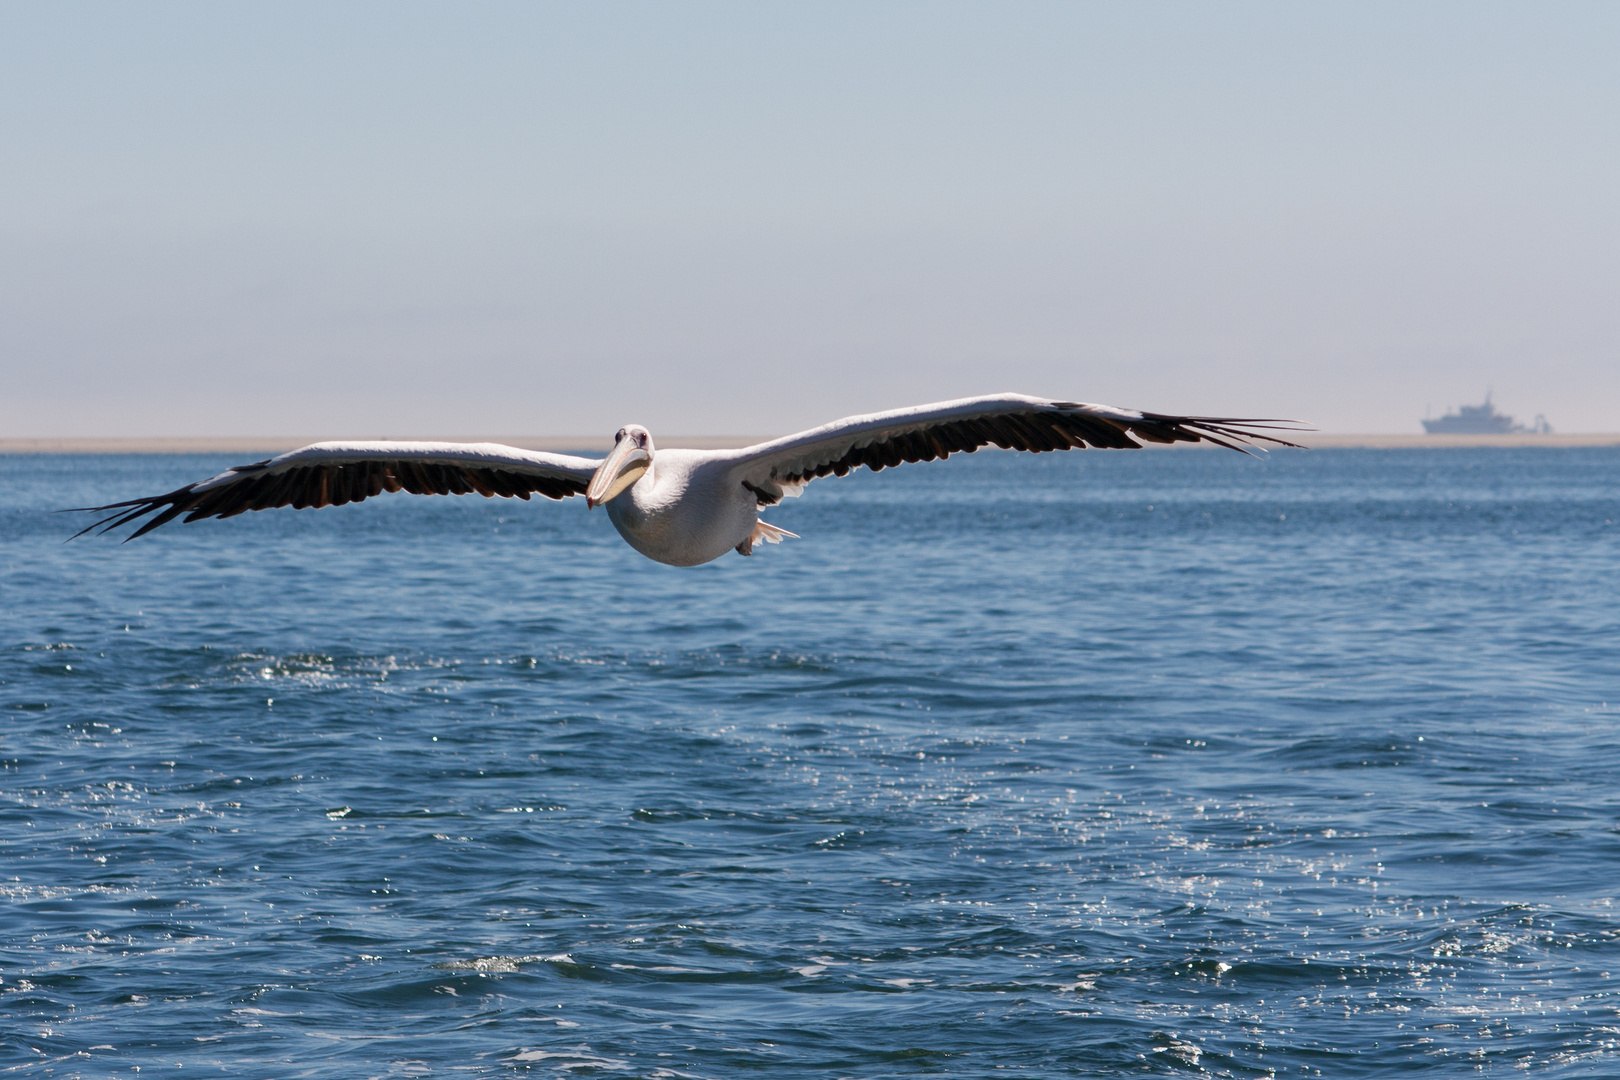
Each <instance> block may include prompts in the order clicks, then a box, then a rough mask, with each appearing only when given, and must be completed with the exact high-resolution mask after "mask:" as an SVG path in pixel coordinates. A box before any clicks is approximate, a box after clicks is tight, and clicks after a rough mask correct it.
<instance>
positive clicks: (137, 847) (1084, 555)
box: [0, 449, 1620, 1077]
mask: <svg viewBox="0 0 1620 1080" xmlns="http://www.w3.org/2000/svg"><path fill="white" fill-rule="evenodd" d="M231 463H232V461H230V460H227V459H218V458H209V457H201V456H190V457H186V456H175V457H139V456H129V457H118V456H113V457H86V456H32V457H30V456H14V457H6V458H0V767H3V768H0V854H3V862H0V890H3V892H4V906H3V908H0V919H3V933H0V1068H12V1069H17V1070H20V1071H24V1072H28V1073H33V1074H38V1075H53V1076H113V1075H116V1076H132V1075H134V1074H135V1070H136V1068H137V1067H139V1068H140V1069H142V1070H145V1072H143V1075H149V1074H150V1071H151V1070H152V1069H155V1068H173V1067H175V1066H183V1067H184V1068H185V1070H186V1073H187V1074H189V1073H191V1072H192V1071H194V1070H196V1069H199V1068H200V1069H201V1070H202V1071H203V1072H204V1074H206V1075H225V1076H245V1077H261V1076H311V1077H355V1076H426V1075H439V1074H442V1073H451V1072H454V1073H456V1074H457V1075H491V1076H494V1075H507V1074H513V1073H523V1074H532V1075H541V1076H546V1075H565V1076H584V1075H601V1076H637V1077H676V1076H682V1077H690V1076H699V1077H734V1076H740V1075H749V1074H758V1073H760V1072H761V1071H762V1070H768V1071H769V1073H770V1074H771V1075H773V1076H803V1077H830V1076H859V1077H890V1076H893V1077H913V1076H942V1075H960V1076H985V1075H990V1074H991V1073H992V1071H993V1070H1002V1071H1004V1072H1006V1073H1007V1074H1008V1075H1020V1076H1032V1077H1035V1076H1040V1077H1045V1076H1108V1075H1119V1074H1126V1073H1129V1074H1132V1075H1134V1074H1137V1073H1140V1072H1141V1071H1143V1070H1144V1069H1145V1070H1147V1071H1149V1072H1159V1073H1185V1074H1209V1075H1216V1076H1239V1077H1247V1076H1265V1075H1273V1074H1275V1075H1284V1074H1286V1075H1306V1076H1317V1075H1322V1076H1330V1077H1356V1076H1383V1075H1389V1074H1392V1073H1396V1072H1413V1071H1416V1072H1424V1071H1428V1072H1433V1073H1435V1074H1437V1075H1454V1074H1457V1073H1459V1072H1463V1071H1468V1072H1473V1071H1475V1070H1476V1068H1477V1069H1479V1070H1483V1071H1484V1072H1486V1073H1504V1074H1505V1073H1508V1072H1511V1071H1513V1070H1517V1069H1525V1068H1528V1069H1531V1070H1533V1071H1534V1072H1535V1073H1536V1074H1537V1075H1542V1076H1597V1075H1614V1074H1615V1073H1616V1072H1620V1023H1617V1012H1616V1008H1617V1005H1620V1001H1617V998H1616V994H1615V989H1616V981H1615V978H1614V977H1613V976H1614V975H1616V974H1620V919H1617V914H1616V911H1615V909H1614V906H1613V904H1614V897H1615V896H1616V894H1617V893H1620V832H1617V814H1620V788H1617V786H1616V777H1617V771H1620V738H1617V736H1616V728H1615V713H1616V705H1617V703H1620V604H1617V603H1616V601H1617V595H1616V580H1617V578H1616V571H1617V569H1620V529H1617V525H1616V523H1617V522H1620V468H1617V466H1620V452H1617V451H1615V450H1611V449H1579V450H1551V449H1527V450H1438V451H1381V452H1378V451H1318V452H1313V453H1309V454H1305V453H1278V454H1274V455H1272V456H1271V458H1270V459H1269V460H1266V461H1250V460H1245V459H1243V458H1240V457H1238V456H1237V455H1230V454H1218V453H1206V452H1199V451H1154V452H1144V453H1139V454H1123V453H1100V452H1097V453H1071V454H1066V455H1045V456H1042V457H1039V458H1031V457H1028V456H1024V457H1017V456H1014V455H1011V454H1002V453H995V452H987V453H981V454H978V455H975V456H973V457H970V458H964V459H957V460H953V461H951V462H949V463H946V464H943V465H934V466H930V467H927V468H922V467H918V468H910V469H903V470H899V471H894V472H884V473H882V474H877V475H873V474H869V473H863V474H860V475H858V476H855V477H852V478H850V479H847V480H843V481H838V482H832V481H827V482H822V483H818V484H816V485H813V486H812V487H811V488H810V489H809V491H808V492H807V493H806V496H805V498H803V499H802V500H799V501H790V502H788V503H786V504H784V505H783V506H781V507H779V508H776V509H775V510H774V511H773V512H772V513H771V514H770V515H768V516H769V519H770V520H772V521H773V522H774V523H776V524H779V525H781V526H783V527H784V528H788V529H791V530H793V531H794V532H798V533H801V534H802V535H803V537H804V539H803V540H799V541H790V542H789V543H788V544H787V545H785V546H783V547H780V548H770V549H768V550H766V551H764V552H762V553H761V554H759V555H757V556H756V557H754V558H750V559H743V558H738V557H728V558H726V559H724V560H722V561H720V562H718V563H715V564H711V565H709V566H705V567H701V568H697V569H695V570H675V569H671V568H667V567H662V566H658V565H655V564H653V563H651V562H648V561H646V560H644V559H642V558H641V557H640V556H638V555H636V554H634V553H633V552H631V551H630V550H629V549H628V548H627V547H625V546H624V544H623V543H622V542H621V541H620V540H619V539H618V538H617V536H616V535H615V534H614V533H613V532H612V530H611V528H610V527H609V526H608V524H607V522H606V520H605V519H604V518H603V517H602V515H601V514H600V513H597V514H589V513H587V512H586V510H585V507H584V506H583V505H581V504H579V503H578V502H577V500H576V501H574V502H573V503H570V504H564V505H559V504H553V503H547V502H542V501H540V500H536V501H535V502H533V503H527V504H523V503H513V502H507V501H502V500H493V501H490V500H483V499H478V498H471V497H469V498H461V499H445V498H439V499H422V498H416V499H412V498H406V497H398V498H388V499H378V500H374V501H371V502H367V503H365V504H363V505H360V506H351V507H346V508H342V509H336V510H327V511H321V512H318V513H317V512H292V511H280V512H271V513H261V514H249V515H245V516H243V517H241V518H237V519H234V520H231V521H225V522H206V523H202V524H198V525H192V526H187V527H183V528H176V527H170V528H166V529H164V530H162V531H161V532H159V533H156V534H153V535H152V536H150V537H147V538H144V539H143V540H141V541H139V542H136V543H133V544H129V545H127V546H119V545H117V544H114V543H111V542H108V541H96V542H85V541H80V542H77V543H74V544H66V545H65V544H63V543H62V541H63V539H64V537H65V536H67V535H68V534H69V533H70V532H71V531H72V529H73V528H74V527H75V526H74V524H73V522H72V520H70V519H69V518H68V517H66V516H61V515H55V514H52V513H51V512H50V511H52V510H54V509H56V508H59V507H62V506H73V505H83V504H85V503H88V502H96V501H106V500H109V499H114V498H122V497H128V496H131V495H135V494H140V493H145V492H148V491H158V490H167V489H168V488H171V487H173V486H176V485H178V484H179V483H182V482H184V481H187V480H191V479H195V478H197V477H199V476H206V475H209V474H210V473H212V472H214V471H217V470H218V469H219V468H221V467H223V466H225V465H227V464H231Z"/></svg>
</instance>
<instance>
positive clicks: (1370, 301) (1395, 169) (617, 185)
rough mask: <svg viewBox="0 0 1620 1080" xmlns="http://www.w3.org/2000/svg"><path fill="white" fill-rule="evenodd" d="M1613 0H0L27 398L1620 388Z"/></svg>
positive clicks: (446, 408) (373, 415)
mask: <svg viewBox="0 0 1620 1080" xmlns="http://www.w3.org/2000/svg"><path fill="white" fill-rule="evenodd" d="M1617 56H1620V4H1613V3H1596V4H1592V3H1576V2H1571V3H1561V4H1556V5H1553V4H1533V3H1522V4H1494V3H1487V2H1478V0H1474V2H1468V3H1404V2H1403V3H1386V4H1379V3H1338V4H1336V3H1328V2H1323V3H1312V4H1297V3H1279V4H1269V3H1225V4H1192V3H1164V4H1156V3H1134V2H1133V3H1123V4H1108V3H1096V4H1082V3H1074V2H1071V3H1058V4H1046V3H1035V2H1030V3H1019V4H1005V3H981V4H956V3H946V2H938V0H935V2H929V3H920V4H912V3H827V2H820V3H813V4H809V3H806V4H789V3H773V4H757V3H695V2H693V3H664V2H660V3H647V4H640V3H589V4H585V3H580V4H569V5H565V4H540V3H484V2H475V0H474V2H469V0H460V2H456V3H411V2H401V0H388V2H386V3H369V2H330V0H323V2H320V3H298V2H280V3H276V4H219V3H214V2H205V3H162V2H146V3H142V4H128V3H75V2H71V0H64V2H52V3H49V4H41V3H34V2H24V3H19V2H11V0H0V438H5V437H37V436H141V435H153V436H157V435H203V436H207V435H277V436H287V435H311V436H316V435H319V436H342V435H348V436H355V437H362V436H382V435H393V436H410V435H416V436H430V435H484V434H510V435H520V434H521V435H574V434H590V435H602V434H608V433H611V432H612V431H613V430H615V429H616V428H617V427H619V426H620V425H621V424H624V423H627V422H632V421H634V422H639V423H643V424H646V425H647V426H648V427H650V428H651V429H652V431H653V432H654V434H655V436H656V435H657V433H658V432H660V431H665V432H678V433H683V434H694V435H695V434H711V435H735V434H776V433H781V432H786V431H791V430H795V429H798V428H802V427H808V426H812V425H815V424H818V423H821V422H824V421H827V420H830V419H833V418H835V417H838V416H842V415H847V414H850V413H857V412H869V411H874V410H877V409H883V408H891V407H898V406H904V405H911V404H918V403H921V402H926V401H933V400H940V399H945V398H951V397H959V396H966V395H971V394H978V393H990V392H997V391H1002V390H1014V391H1018V392H1022V393H1029V394H1036V395H1043V396H1051V397H1054V398H1064V399H1074V400H1082V401H1100V402H1106V403H1110V404H1115V405H1122V406H1127V407H1135V408H1146V409H1153V410H1157V411H1163V412H1187V413H1202V414H1217V415H1236V416H1283V417H1291V418H1299V419H1303V420H1306V421H1308V422H1311V423H1314V424H1316V425H1317V426H1319V427H1320V428H1322V429H1323V430H1326V431H1336V432H1416V431H1418V430H1419V427H1418V420H1419V419H1420V418H1421V417H1423V416H1424V415H1425V413H1426V412H1427V413H1429V414H1430V415H1439V414H1440V413H1442V412H1444V411H1446V410H1447V409H1448V408H1451V407H1454V406H1456V405H1458V404H1462V403H1469V402H1477V401H1478V400H1479V399H1481V398H1482V397H1483V396H1484V395H1485V393H1486V392H1487V391H1490V392H1492V393H1493V394H1494V401H1495V402H1496V403H1497V405H1499V406H1500V407H1501V408H1502V409H1503V410H1504V411H1507V412H1511V413H1514V414H1515V415H1517V416H1519V417H1520V418H1521V419H1522V420H1524V421H1527V422H1528V421H1529V420H1530V419H1531V418H1532V417H1534V416H1535V415H1536V414H1544V415H1545V416H1546V418H1547V420H1548V421H1549V422H1550V423H1551V424H1552V425H1553V427H1554V428H1555V429H1556V430H1560V431H1568V432H1580V431H1617V430H1620V63H1616V61H1615V58H1616V57H1617Z"/></svg>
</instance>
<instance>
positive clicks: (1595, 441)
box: [0, 432, 1620, 457]
mask: <svg viewBox="0 0 1620 1080" xmlns="http://www.w3.org/2000/svg"><path fill="white" fill-rule="evenodd" d="M328 437H330V436H328ZM371 437H372V438H405V436H371ZM419 437H423V436H410V438H419ZM773 437H774V436H767V435H735V436H722V435H686V436H683V435H671V436H669V437H668V438H664V439H659V440H658V441H659V443H660V444H661V445H664V446H685V447H691V448H694V449H699V450H709V449H726V448H730V447H738V446H751V445H753V444H754V443H758V442H764V441H765V440H766V439H768V438H773ZM431 438H433V440H434V441H444V442H496V443H505V444H506V445H508V446H520V447H522V448H524V449H525V450H550V451H554V452H562V451H568V450H576V451H583V452H587V453H605V452H606V451H607V450H608V449H609V448H610V447H612V445H613V440H612V439H610V438H607V437H605V436H601V435H557V436H548V435H452V436H433V437H431ZM1294 438H1295V440H1296V441H1298V442H1300V443H1303V444H1304V445H1306V446H1308V447H1311V448H1313V449H1320V450H1345V449H1369V450H1412V449H1445V448H1452V447H1455V448H1462V447H1474V446H1620V432H1616V433H1610V434H1588V435H1557V434H1555V435H1340V434H1336V433H1331V432H1308V433H1302V434H1299V435H1296V436H1294ZM321 440H322V437H321V436H309V437H300V436H272V435H265V436H252V435H238V436H206V435H204V436H170V437H164V436H156V437H130V438H80V437H73V436H64V437H60V438H34V439H0V454H241V455H243V456H247V457H251V456H254V455H257V456H259V457H265V456H273V455H275V454H281V453H285V452H286V451H288V450H296V449H297V448H298V447H300V446H308V445H309V444H310V443H313V442H320V441H321ZM1198 445H1200V446H1208V445H1209V444H1207V443H1203V444H1198Z"/></svg>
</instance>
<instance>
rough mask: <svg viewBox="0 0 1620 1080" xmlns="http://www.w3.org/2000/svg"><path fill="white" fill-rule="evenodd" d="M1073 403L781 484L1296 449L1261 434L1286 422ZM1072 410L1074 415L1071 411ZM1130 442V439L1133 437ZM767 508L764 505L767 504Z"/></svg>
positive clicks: (914, 441) (861, 449)
mask: <svg viewBox="0 0 1620 1080" xmlns="http://www.w3.org/2000/svg"><path fill="white" fill-rule="evenodd" d="M1082 409H1084V406H1081V405H1078V404H1075V403H1073V402H1065V401H1059V402H1054V403H1053V404H1052V406H1051V407H1050V408H1044V409H1042V408H1031V409H1029V410H1028V411H1027V412H1005V413H998V414H995V415H992V416H971V417H964V418H962V419H960V420H946V421H942V422H940V423H937V424H932V425H930V426H928V427H926V428H923V429H920V430H915V431H907V432H900V433H897V434H894V435H891V436H888V437H886V438H881V439H876V440H873V441H872V442H869V443H867V444H866V445H864V446H857V447H854V448H853V449H851V450H849V451H848V452H847V453H845V454H843V455H842V456H841V457H838V458H836V459H834V460H832V461H827V462H822V463H820V464H818V465H816V466H814V467H813V468H808V469H803V470H799V471H795V472H790V473H784V474H783V475H782V476H781V477H779V479H780V480H782V481H785V482H787V483H790V484H798V483H803V482H805V481H808V480H814V479H816V478H817V477H821V476H827V475H835V476H844V475H847V474H848V473H849V471H850V470H851V469H857V468H860V467H861V466H862V465H865V466H866V467H867V468H869V469H871V470H872V471H873V472H878V471H880V470H882V469H886V468H889V467H891V466H895V465H899V464H902V463H904V462H911V461H934V460H937V459H939V458H944V457H949V456H950V455H951V454H954V453H967V454H971V453H973V451H975V450H977V449H979V448H980V447H982V446H990V445H995V446H999V447H1001V448H1002V449H1003V450H1027V451H1029V452H1031V453H1036V454H1039V453H1045V452H1047V451H1051V450H1069V449H1076V450H1079V449H1083V448H1085V447H1088V446H1090V447H1096V448H1099V449H1108V450H1140V449H1141V448H1142V444H1141V443H1140V442H1137V441H1136V440H1137V439H1142V440H1144V441H1146V442H1154V443H1178V442H1187V443H1195V442H1212V443H1215V444H1216V445H1217V446H1224V447H1226V448H1228V449H1230V450H1238V451H1242V452H1243V453H1249V452H1251V449H1250V448H1251V446H1252V444H1253V443H1254V442H1255V441H1257V440H1258V441H1263V442H1269V443H1274V444H1276V445H1278V446H1297V445H1298V444H1296V443H1291V442H1289V441H1288V440H1286V439H1283V438H1279V437H1278V436H1275V435H1269V434H1266V432H1267V431H1268V430H1281V431H1289V430H1293V427H1292V425H1291V422H1290V421H1286V420H1242V419H1236V418H1231V417H1219V416H1169V415H1166V414H1163V413H1142V414H1141V419H1135V418H1132V419H1116V418H1114V417H1110V416H1099V415H1097V414H1096V413H1093V412H1089V411H1078V410H1082ZM1071 410H1073V411H1071ZM1132 436H1135V438H1133V437H1132ZM750 490H752V491H754V492H755V493H756V494H758V495H759V497H760V501H761V504H762V505H767V506H768V505H770V504H771V503H774V502H776V501H777V499H776V498H774V497H771V495H770V494H769V493H768V492H765V491H764V490H763V489H760V488H755V487H754V486H753V485H750ZM767 499H768V500H769V501H766V500H767Z"/></svg>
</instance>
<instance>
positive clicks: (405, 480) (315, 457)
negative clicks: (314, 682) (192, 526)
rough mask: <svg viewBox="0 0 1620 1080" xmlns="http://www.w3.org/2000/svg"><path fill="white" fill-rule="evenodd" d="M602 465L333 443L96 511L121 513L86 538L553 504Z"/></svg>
mask: <svg viewBox="0 0 1620 1080" xmlns="http://www.w3.org/2000/svg"><path fill="white" fill-rule="evenodd" d="M599 464H601V463H600V462H598V461H593V460H591V459H590V458H581V457H569V456H567V455H564V454H543V453H539V452H537V451H533V450H520V449H518V448H517V447H515V446H503V445H501V444H500V443H434V442H324V443H315V444H314V445H312V446H306V447H303V448H302V449H300V450H293V451H291V452H289V453H286V454H282V455H281V456H280V457H275V458H270V459H268V460H266V461H259V462H255V463H253V464H252V465H238V466H236V467H235V468H234V469H227V470H225V471H224V472H222V473H220V474H219V475H218V476H215V477H211V478H209V479H207V480H202V481H199V482H198V483H195V484H187V485H186V486H185V487H183V488H177V489H176V490H174V491H171V492H169V493H168V494H165V495H151V496H148V497H147V498H144V499H128V500H126V501H124V502H115V503H108V504H107V505H106V506H89V507H85V508H84V509H86V510H89V511H99V510H111V511H114V512H113V513H112V514H110V515H108V516H107V517H104V518H102V519H101V520H99V521H96V522H93V523H92V524H90V525H88V526H86V527H85V528H83V529H81V530H80V531H79V532H77V533H75V534H74V535H75V537H78V536H83V535H84V534H85V533H87V532H89V531H91V530H92V529H95V528H97V527H98V526H99V527H100V528H101V531H102V532H107V531H108V530H111V529H116V528H118V527H119V526H121V525H128V524H130V523H131V522H134V521H136V520H138V519H139V518H142V517H145V516H146V515H147V514H154V515H155V516H154V517H153V518H151V519H150V520H149V521H146V522H143V523H142V524H141V526H140V528H138V529H136V530H135V531H134V532H133V533H131V534H130V535H129V537H128V539H130V540H133V539H135V537H137V536H141V535H143V534H145V533H148V532H151V531H152V530H153V529H155V528H157V527H158V526H159V525H163V524H166V523H168V522H170V521H173V520H174V519H175V518H177V517H179V516H180V515H182V514H184V515H185V520H186V521H196V520H198V519H199V518H210V517H221V518H225V517H234V516H236V515H237V514H241V513H244V512H246V511H248V510H268V509H270V508H271V507H275V506H291V507H293V508H295V509H298V510H302V509H304V508H305V507H311V506H315V507H318V506H342V505H343V504H344V503H351V502H360V501H361V500H362V499H369V498H370V497H371V496H373V495H380V494H382V493H383V492H385V491H408V492H410V493H411V494H413V495H468V494H471V493H472V492H475V491H476V492H477V493H478V494H480V495H484V496H493V495H502V496H508V497H516V498H519V499H527V498H528V497H529V495H530V494H531V493H535V494H540V495H544V496H545V497H546V498H548V499H566V498H567V497H568V496H570V495H583V494H584V493H585V485H586V484H588V483H590V480H591V473H593V472H595V471H596V466H597V465H599Z"/></svg>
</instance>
